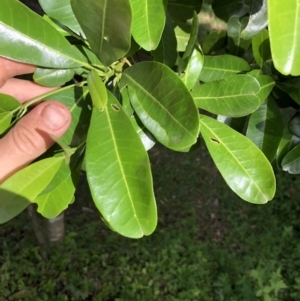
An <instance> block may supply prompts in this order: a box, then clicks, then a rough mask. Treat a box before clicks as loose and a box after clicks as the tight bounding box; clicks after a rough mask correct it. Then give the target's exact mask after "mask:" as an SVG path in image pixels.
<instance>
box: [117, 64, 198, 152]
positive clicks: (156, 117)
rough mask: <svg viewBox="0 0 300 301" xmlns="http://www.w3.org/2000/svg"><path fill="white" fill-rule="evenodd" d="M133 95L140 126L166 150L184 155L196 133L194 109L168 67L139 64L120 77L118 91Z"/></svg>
mask: <svg viewBox="0 0 300 301" xmlns="http://www.w3.org/2000/svg"><path fill="white" fill-rule="evenodd" d="M125 85H128V86H130V87H132V88H133V90H134V91H135V95H133V96H132V97H131V99H130V100H131V104H132V106H133V108H134V110H135V112H136V114H137V115H138V116H139V118H140V120H141V121H142V123H143V124H144V125H145V126H146V128H147V129H148V130H149V131H150V132H151V133H152V134H153V136H154V137H155V138H156V139H157V140H158V141H159V142H161V143H162V144H164V145H165V146H166V147H168V148H170V149H173V150H177V151H187V150H188V149H189V148H190V147H191V146H192V145H193V144H194V143H196V140H197V137H198V132H199V119H198V112H197V108H196V106H195V104H194V102H193V99H192V97H191V95H190V93H189V92H188V90H187V88H186V87H185V85H184V83H183V82H182V81H181V80H180V78H179V77H178V76H177V75H176V74H175V73H174V72H173V71H172V70H170V69H169V68H168V67H166V66H164V65H162V64H160V63H155V62H142V63H138V64H135V65H134V66H132V67H130V68H128V69H126V70H125V72H124V73H123V76H122V79H121V87H122V86H125Z"/></svg>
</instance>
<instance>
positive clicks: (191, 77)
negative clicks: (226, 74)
mask: <svg viewBox="0 0 300 301" xmlns="http://www.w3.org/2000/svg"><path fill="white" fill-rule="evenodd" d="M203 61H204V56H203V52H202V49H201V48H200V46H199V47H198V46H195V47H194V50H193V52H192V55H191V56H190V59H189V61H188V64H187V66H186V68H185V70H184V76H183V77H182V81H183V82H184V84H185V86H186V87H187V88H188V90H191V89H192V88H193V87H194V86H195V84H196V83H197V81H198V79H199V76H200V74H201V71H202V67H203Z"/></svg>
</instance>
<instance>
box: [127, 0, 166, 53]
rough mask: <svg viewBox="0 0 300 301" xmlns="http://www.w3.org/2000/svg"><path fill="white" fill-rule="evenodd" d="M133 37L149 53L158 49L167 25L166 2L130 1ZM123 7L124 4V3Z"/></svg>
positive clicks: (162, 0) (160, 0)
mask: <svg viewBox="0 0 300 301" xmlns="http://www.w3.org/2000/svg"><path fill="white" fill-rule="evenodd" d="M129 2H130V4H131V7H132V29H131V31H132V35H133V37H134V39H135V41H136V42H137V43H138V44H139V45H140V46H141V47H143V48H144V49H146V50H147V51H151V50H154V49H156V48H157V46H158V44H159V41H160V39H161V36H162V33H163V30H164V27H165V23H166V14H165V11H166V2H167V1H166V0H156V1H148V0H130V1H129ZM122 6H123V3H122Z"/></svg>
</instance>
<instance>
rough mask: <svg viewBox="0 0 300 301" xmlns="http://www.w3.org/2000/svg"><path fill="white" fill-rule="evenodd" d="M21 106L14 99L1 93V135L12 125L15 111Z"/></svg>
mask: <svg viewBox="0 0 300 301" xmlns="http://www.w3.org/2000/svg"><path fill="white" fill-rule="evenodd" d="M20 106H21V104H20V102H19V101H17V100H16V99H15V98H14V97H12V96H10V95H7V94H2V93H0V135H1V134H3V133H4V132H5V131H6V130H7V129H8V128H9V127H10V124H11V120H12V118H13V112H12V111H13V110H15V109H17V108H18V107H20Z"/></svg>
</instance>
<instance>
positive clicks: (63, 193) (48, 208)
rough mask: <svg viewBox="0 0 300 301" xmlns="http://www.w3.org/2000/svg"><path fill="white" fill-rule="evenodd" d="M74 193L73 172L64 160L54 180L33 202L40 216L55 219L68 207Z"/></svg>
mask: <svg viewBox="0 0 300 301" xmlns="http://www.w3.org/2000/svg"><path fill="white" fill-rule="evenodd" d="M74 193H75V185H74V183H73V179H72V171H71V168H70V166H69V165H68V164H67V163H66V162H65V160H64V161H63V162H62V164H61V165H60V167H59V169H58V170H57V172H56V174H55V176H54V177H53V179H52V180H51V181H50V183H49V184H48V185H47V187H46V188H45V189H44V190H43V191H41V193H40V194H39V195H38V196H37V197H36V198H35V199H34V200H33V202H34V203H36V204H37V205H38V209H37V211H38V212H39V213H40V214H42V215H43V216H44V217H46V218H54V217H56V216H58V215H59V214H60V213H61V212H63V211H64V210H65V209H66V208H67V207H68V205H69V204H70V203H71V202H72V200H73V197H74Z"/></svg>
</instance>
